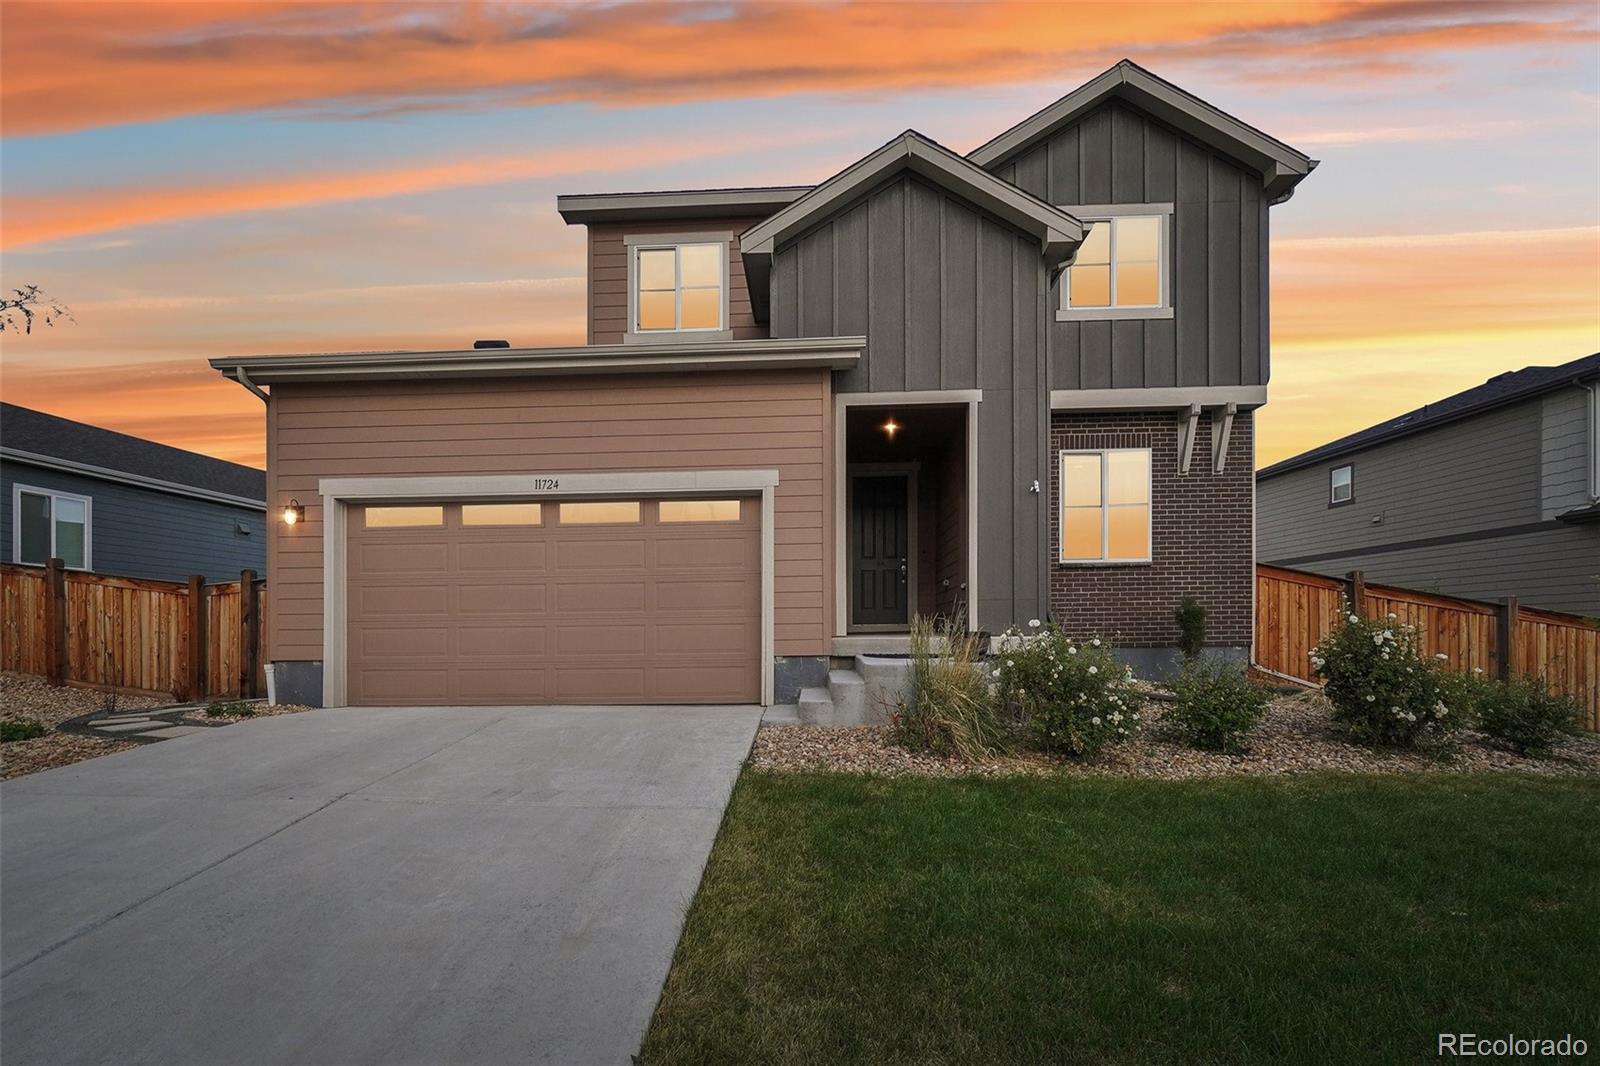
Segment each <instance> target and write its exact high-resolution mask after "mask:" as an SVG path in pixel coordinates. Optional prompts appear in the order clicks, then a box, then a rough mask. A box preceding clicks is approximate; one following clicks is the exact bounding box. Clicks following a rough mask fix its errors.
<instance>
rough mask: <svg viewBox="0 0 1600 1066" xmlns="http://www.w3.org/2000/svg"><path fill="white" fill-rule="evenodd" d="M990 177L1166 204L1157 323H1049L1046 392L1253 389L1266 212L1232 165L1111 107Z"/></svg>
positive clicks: (1134, 113) (1254, 188)
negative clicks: (1165, 311) (1165, 312)
mask: <svg viewBox="0 0 1600 1066" xmlns="http://www.w3.org/2000/svg"><path fill="white" fill-rule="evenodd" d="M995 174H996V175H997V176H998V177H1001V178H1004V179H1005V180H1006V181H1009V182H1011V183H1012V184H1014V185H1016V186H1018V187H1019V188H1022V189H1025V190H1027V191H1028V192H1030V193H1032V194H1034V195H1035V196H1037V197H1039V198H1040V199H1042V200H1046V201H1048V202H1050V203H1052V204H1055V205H1057V206H1060V207H1065V208H1067V209H1069V210H1070V209H1071V208H1072V207H1074V206H1076V205H1081V204H1144V203H1152V204H1162V203H1170V204H1172V205H1173V221H1172V243H1171V246H1170V249H1169V250H1170V255H1171V259H1170V270H1171V281H1170V289H1169V291H1170V292H1171V294H1172V303H1173V315H1172V317H1171V318H1169V319H1124V320H1117V321H1095V322H1058V321H1056V316H1055V309H1056V308H1057V307H1059V306H1060V301H1061V287H1060V284H1059V282H1058V283H1057V284H1056V285H1055V286H1054V287H1052V289H1051V293H1050V308H1049V314H1048V321H1049V327H1048V328H1049V350H1050V388H1053V389H1110V388H1118V389H1122V388H1155V387H1164V388H1170V387H1174V386H1191V385H1192V386H1214V385H1265V384H1266V383H1267V379H1268V377H1269V376H1270V368H1269V366H1268V341H1267V327H1268V315H1267V203H1266V200H1265V198H1264V197H1263V196H1262V192H1261V180H1260V178H1259V177H1257V176H1256V175H1255V174H1253V173H1252V172H1250V171H1248V170H1247V169H1246V168H1244V167H1242V166H1241V165H1239V164H1238V163H1237V162H1235V161H1234V160H1232V159H1230V158H1228V157H1226V156H1224V155H1222V154H1220V153H1218V152H1217V151H1216V150H1215V149H1212V148H1208V147H1206V146H1205V145H1203V144H1201V143H1200V142H1199V141H1196V140H1193V139H1192V138H1189V137H1187V136H1185V135H1183V134H1181V133H1179V132H1177V131H1176V130H1174V129H1172V128H1171V127H1170V126H1167V125H1165V124H1164V123H1162V122H1160V121H1158V120H1157V119H1155V118H1152V117H1151V116H1149V115H1146V114H1144V113H1143V112H1141V111H1139V110H1137V109H1135V108H1133V107H1130V106H1128V105H1126V104H1122V103H1116V102H1113V103H1109V104H1107V105H1105V106H1104V107H1101V108H1098V109H1096V110H1095V111H1092V112H1090V113H1089V114H1087V115H1085V116H1084V117H1083V118H1082V119H1080V120H1079V121H1077V122H1075V123H1073V124H1072V125H1070V126H1066V127H1064V128H1062V129H1060V130H1058V131H1056V132H1055V133H1054V134H1052V135H1051V136H1050V137H1048V138H1046V139H1044V140H1042V141H1040V142H1039V143H1038V144H1036V145H1034V146H1033V147H1032V148H1030V149H1028V150H1027V151H1025V152H1023V153H1022V154H1020V155H1017V156H1014V157H1012V158H1010V159H1008V160H1006V161H1005V162H1003V163H1002V164H1001V165H1000V166H999V167H997V168H995Z"/></svg>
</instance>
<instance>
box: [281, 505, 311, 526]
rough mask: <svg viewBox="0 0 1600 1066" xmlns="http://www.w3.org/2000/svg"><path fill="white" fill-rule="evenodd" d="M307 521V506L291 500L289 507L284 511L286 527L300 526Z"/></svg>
mask: <svg viewBox="0 0 1600 1066" xmlns="http://www.w3.org/2000/svg"><path fill="white" fill-rule="evenodd" d="M305 520H306V505H305V504H303V503H301V502H300V501H299V500H294V499H291V500H290V501H289V506H287V507H285V508H284V509H283V524H284V525H286V526H293V525H299V524H300V523H301V522H304V521H305Z"/></svg>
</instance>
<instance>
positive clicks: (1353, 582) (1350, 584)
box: [1344, 570, 1367, 618]
mask: <svg viewBox="0 0 1600 1066" xmlns="http://www.w3.org/2000/svg"><path fill="white" fill-rule="evenodd" d="M1344 594H1345V598H1346V599H1348V600H1349V601H1350V613H1351V614H1356V615H1360V616H1361V617H1362V618H1365V617H1366V616H1367V578H1366V575H1364V574H1363V573H1362V572H1361V571H1359V570H1352V571H1350V573H1348V574H1347V575H1345V589H1344Z"/></svg>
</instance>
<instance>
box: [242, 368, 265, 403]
mask: <svg viewBox="0 0 1600 1066" xmlns="http://www.w3.org/2000/svg"><path fill="white" fill-rule="evenodd" d="M233 379H234V380H235V381H237V382H238V383H239V384H241V385H243V386H244V387H245V388H247V389H249V390H250V391H251V392H253V393H255V394H256V395H257V396H259V397H261V402H262V403H271V402H272V397H270V396H268V395H267V394H266V393H264V392H262V391H261V386H259V385H257V384H256V383H255V382H253V381H251V380H250V375H249V374H247V373H245V370H244V367H242V366H239V367H234V369H233Z"/></svg>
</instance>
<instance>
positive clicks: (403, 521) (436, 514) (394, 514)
mask: <svg viewBox="0 0 1600 1066" xmlns="http://www.w3.org/2000/svg"><path fill="white" fill-rule="evenodd" d="M366 525H367V528H368V529H407V528H411V527H416V526H442V525H444V507H443V506H442V505H438V504H427V505H423V506H410V505H407V506H380V507H370V506H369V507H367V508H366Z"/></svg>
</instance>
